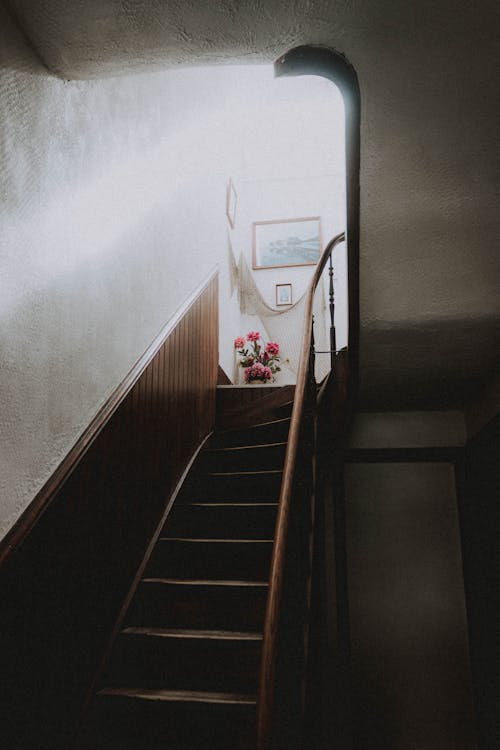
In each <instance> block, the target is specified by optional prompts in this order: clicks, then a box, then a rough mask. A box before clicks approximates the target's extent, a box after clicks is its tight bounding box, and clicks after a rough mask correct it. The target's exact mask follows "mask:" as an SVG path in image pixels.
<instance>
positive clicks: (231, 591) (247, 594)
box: [126, 578, 268, 631]
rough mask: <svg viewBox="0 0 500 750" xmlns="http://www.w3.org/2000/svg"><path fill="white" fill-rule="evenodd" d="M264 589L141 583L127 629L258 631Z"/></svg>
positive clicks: (261, 585)
mask: <svg viewBox="0 0 500 750" xmlns="http://www.w3.org/2000/svg"><path fill="white" fill-rule="evenodd" d="M267 589H268V586H267V582H265V581H236V580H225V579H222V580H213V581H211V580H181V579H169V578H149V579H144V580H143V581H142V582H141V584H140V586H139V588H138V590H137V594H136V596H135V598H134V601H133V602H132V606H131V608H130V609H129V612H128V613H127V618H126V625H128V626H137V627H141V626H159V627H165V628H182V629H184V628H197V629H206V630H212V629H213V630H216V629H222V630H254V631H260V630H261V629H262V626H263V622H264V612H265V607H266V600H267Z"/></svg>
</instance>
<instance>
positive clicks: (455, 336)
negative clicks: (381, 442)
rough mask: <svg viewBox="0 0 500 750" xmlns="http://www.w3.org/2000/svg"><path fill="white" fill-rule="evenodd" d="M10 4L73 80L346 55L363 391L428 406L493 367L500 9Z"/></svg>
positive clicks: (499, 313)
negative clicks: (305, 52) (317, 50)
mask: <svg viewBox="0 0 500 750" xmlns="http://www.w3.org/2000/svg"><path fill="white" fill-rule="evenodd" d="M12 5H13V6H14V7H15V8H16V9H17V11H18V12H19V14H20V18H21V20H22V21H23V22H24V24H25V26H26V29H27V32H28V33H29V35H30V36H31V38H32V39H33V41H34V43H35V44H36V46H37V48H38V50H39V51H40V54H41V55H42V56H43V59H44V60H45V61H46V62H47V64H48V65H49V66H50V67H51V69H52V70H54V71H57V72H58V73H60V74H61V75H63V76H67V77H83V78H85V77H91V76H101V75H109V74H112V73H127V72H128V71H131V70H143V69H147V68H151V67H152V68H155V67H156V68H161V67H163V66H166V65H179V64H180V65H192V64H208V65H212V64H217V63H224V62H227V61H228V60H229V61H230V60H239V61H243V60H244V61H245V62H248V61H250V60H252V59H254V60H267V61H272V60H273V59H275V58H276V57H277V56H278V55H280V54H282V53H283V52H285V51H286V50H288V49H290V48H291V47H293V46H295V45H298V44H309V43H315V44H324V45H327V46H331V47H334V48H335V49H337V50H338V51H340V52H343V53H345V54H346V56H347V58H348V59H349V60H350V62H351V63H352V64H353V65H354V67H355V69H356V71H357V73H358V76H359V81H360V88H361V102H362V127H361V316H362V351H361V364H362V370H363V376H364V386H363V387H364V388H365V389H366V388H367V387H368V389H369V390H370V389H371V392H372V394H373V396H374V398H375V399H376V398H377V394H378V393H379V392H380V390H385V391H386V392H388V393H389V392H390V393H392V394H396V393H397V391H398V389H402V390H405V389H406V391H408V388H410V389H412V391H413V393H414V394H417V393H418V389H420V390H421V395H420V396H416V398H419V399H420V401H422V399H423V400H424V401H426V400H428V399H432V398H434V400H435V398H436V396H438V397H441V396H443V397H445V396H446V392H447V390H448V391H451V390H453V388H455V390H456V389H458V391H457V393H460V392H462V390H461V389H462V386H463V384H464V382H466V381H467V379H469V378H470V377H476V376H483V375H484V373H485V372H486V371H487V370H488V369H490V368H492V367H493V366H494V365H495V363H498V353H497V352H498V349H499V346H500V334H499V330H500V325H499V323H500V254H499V253H498V245H499V241H500V213H499V212H498V194H499V189H500V178H499V173H498V154H499V151H500V130H499V128H498V120H499V115H500V101H499V97H498V69H499V67H500V46H499V44H498V39H499V36H500V8H499V5H498V3H497V2H495V1H494V0H487V1H485V2H482V3H479V4H478V3H473V2H470V0H458V1H457V0H440V2H438V3H436V2H435V0H422V2H418V3H417V2H395V0H380V1H379V2H373V0H356V2H354V0H335V2H334V0H298V1H297V2H293V3H290V2H286V0H268V2H266V3H261V2H257V0H242V2H238V3H235V2H234V1H233V0H197V1H196V2H194V0H188V2H177V3H165V2H162V1H161V0H152V1H149V0H148V2H141V1H139V2H134V3H130V2H125V1H124V0H99V1H97V0H95V1H92V2H83V0H79V1H78V2H72V3H68V2H66V0H47V2H44V3H39V2H36V0H35V1H34V0H12ZM443 380H446V381H447V382H448V387H447V388H443V385H442V381H443Z"/></svg>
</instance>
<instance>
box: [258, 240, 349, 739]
mask: <svg viewBox="0 0 500 750" xmlns="http://www.w3.org/2000/svg"><path fill="white" fill-rule="evenodd" d="M344 240H345V233H344V232H342V233H341V234H338V235H336V236H335V237H334V238H333V239H332V240H331V241H330V242H329V243H328V245H327V246H326V248H325V250H324V252H323V254H322V256H321V259H320V261H319V263H318V265H317V267H316V269H315V272H314V276H313V278H312V280H311V283H310V286H309V290H308V293H307V297H306V309H305V316H304V328H303V333H302V344H301V348H300V360H299V367H298V372H297V382H296V386H295V398H294V403H293V409H292V415H291V421H290V429H289V434H288V444H287V449H286V454H285V462H284V467H283V479H282V484H281V490H280V496H279V506H278V515H277V520H276V531H275V539H274V547H273V554H272V559H271V568H270V578H269V593H268V599H267V608H266V615H265V620H264V636H263V644H262V660H261V671H260V685H259V696H258V702H257V747H258V750H271V748H272V747H273V727H274V713H275V693H276V677H277V664H278V658H279V646H280V620H281V618H282V615H283V611H282V610H283V592H284V585H285V568H286V552H287V542H288V531H289V527H290V518H291V514H292V506H293V501H294V487H295V484H296V478H297V470H298V468H299V463H300V462H299V446H300V437H301V433H302V430H303V421H304V411H305V406H306V396H307V386H308V381H309V379H310V375H311V356H314V355H313V354H312V353H311V350H312V346H313V303H314V293H315V291H316V287H317V286H318V283H319V280H320V278H321V275H322V273H323V270H324V268H325V266H326V263H327V262H328V259H329V258H330V256H331V253H332V252H333V250H334V249H335V247H336V246H337V245H338V244H340V243H341V242H343V241H344Z"/></svg>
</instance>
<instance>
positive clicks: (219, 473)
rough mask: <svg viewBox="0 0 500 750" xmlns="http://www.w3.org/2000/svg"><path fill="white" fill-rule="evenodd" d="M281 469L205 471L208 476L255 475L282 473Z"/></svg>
mask: <svg viewBox="0 0 500 750" xmlns="http://www.w3.org/2000/svg"><path fill="white" fill-rule="evenodd" d="M282 473H283V469H257V471H207V473H206V476H208V477H228V476H234V477H236V476H250V475H251V476H255V475H257V474H282Z"/></svg>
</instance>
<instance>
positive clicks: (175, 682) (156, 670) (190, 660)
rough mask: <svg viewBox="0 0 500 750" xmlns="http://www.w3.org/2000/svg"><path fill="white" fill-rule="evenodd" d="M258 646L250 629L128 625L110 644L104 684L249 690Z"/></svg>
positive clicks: (253, 682) (255, 677)
mask: <svg viewBox="0 0 500 750" xmlns="http://www.w3.org/2000/svg"><path fill="white" fill-rule="evenodd" d="M261 644H262V636H261V635H259V634H258V633H252V632H242V631H228V630H226V631H221V630H192V629H190V630H179V629H165V628H144V627H142V628H127V629H125V630H124V631H122V633H120V636H119V637H118V639H117V641H116V643H115V647H114V649H113V655H112V658H111V662H110V666H109V669H108V672H107V674H106V677H105V679H104V683H105V685H106V686H108V687H109V686H120V685H135V686H137V687H141V688H143V687H144V688H158V689H159V688H168V689H175V690H212V691H224V692H238V693H245V692H252V691H256V690H257V682H258V670H259V662H260V654H261Z"/></svg>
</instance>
